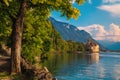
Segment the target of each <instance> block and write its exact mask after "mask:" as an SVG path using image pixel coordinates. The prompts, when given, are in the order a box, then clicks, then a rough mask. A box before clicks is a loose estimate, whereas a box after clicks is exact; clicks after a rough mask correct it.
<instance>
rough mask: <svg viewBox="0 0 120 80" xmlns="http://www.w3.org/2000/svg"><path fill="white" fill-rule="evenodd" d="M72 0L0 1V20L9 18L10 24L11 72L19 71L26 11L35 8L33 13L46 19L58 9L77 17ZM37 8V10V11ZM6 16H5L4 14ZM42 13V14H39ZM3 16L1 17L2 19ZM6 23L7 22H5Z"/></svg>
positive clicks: (64, 13) (77, 12)
mask: <svg viewBox="0 0 120 80" xmlns="http://www.w3.org/2000/svg"><path fill="white" fill-rule="evenodd" d="M73 1H74V0H2V1H0V10H2V12H1V13H0V17H1V19H0V21H1V22H4V20H6V19H9V20H10V21H11V23H12V24H11V26H12V40H11V42H12V47H11V49H12V52H11V73H21V66H20V58H21V45H22V33H23V29H24V27H23V24H24V18H25V14H26V11H28V10H35V11H36V13H35V15H38V16H41V18H45V19H47V18H48V17H49V16H50V15H47V16H45V14H44V10H47V14H48V13H49V14H50V12H51V11H53V10H57V11H60V12H61V13H62V16H67V18H68V19H70V18H77V17H78V16H79V15H80V12H79V10H78V9H76V8H74V7H73V6H72V4H73V3H72V2H73ZM84 1H85V0H75V2H77V3H78V4H82V3H83V2H84ZM38 10H39V11H38ZM5 14H6V15H7V16H6V15H5ZM40 14H42V15H40ZM2 18H3V19H2ZM5 24H7V23H5Z"/></svg>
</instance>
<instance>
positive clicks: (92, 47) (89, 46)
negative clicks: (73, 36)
mask: <svg viewBox="0 0 120 80" xmlns="http://www.w3.org/2000/svg"><path fill="white" fill-rule="evenodd" d="M86 51H87V52H89V53H99V51H100V50H99V45H98V44H97V43H95V42H93V41H92V40H91V39H88V41H87V43H86Z"/></svg>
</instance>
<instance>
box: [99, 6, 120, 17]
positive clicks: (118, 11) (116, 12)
mask: <svg viewBox="0 0 120 80" xmlns="http://www.w3.org/2000/svg"><path fill="white" fill-rule="evenodd" d="M97 8H98V9H101V10H104V11H107V12H109V13H110V14H111V15H112V16H114V17H120V4H111V5H102V6H99V7H97Z"/></svg>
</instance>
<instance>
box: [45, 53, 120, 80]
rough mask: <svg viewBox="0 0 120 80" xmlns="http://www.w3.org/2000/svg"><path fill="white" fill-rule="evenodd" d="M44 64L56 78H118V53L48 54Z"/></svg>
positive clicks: (65, 79)
mask: <svg viewBox="0 0 120 80" xmlns="http://www.w3.org/2000/svg"><path fill="white" fill-rule="evenodd" d="M44 65H45V66H47V67H48V69H49V70H50V71H51V72H52V73H53V75H54V76H55V77H56V78H57V79H58V80H120V53H117V52H101V53H100V54H97V53H96V54H92V55H84V54H61V55H60V54H50V55H49V58H48V60H46V61H45V62H44Z"/></svg>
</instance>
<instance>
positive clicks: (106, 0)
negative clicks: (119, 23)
mask: <svg viewBox="0 0 120 80" xmlns="http://www.w3.org/2000/svg"><path fill="white" fill-rule="evenodd" d="M102 1H103V3H117V2H120V0H102Z"/></svg>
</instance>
